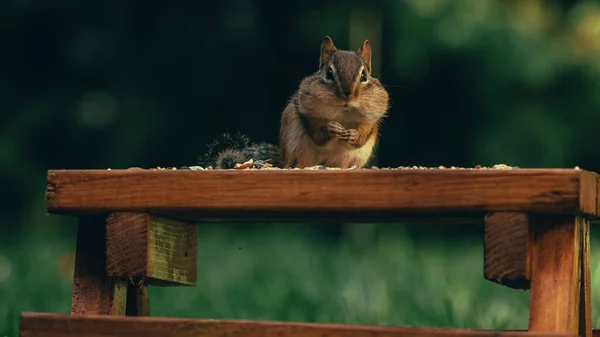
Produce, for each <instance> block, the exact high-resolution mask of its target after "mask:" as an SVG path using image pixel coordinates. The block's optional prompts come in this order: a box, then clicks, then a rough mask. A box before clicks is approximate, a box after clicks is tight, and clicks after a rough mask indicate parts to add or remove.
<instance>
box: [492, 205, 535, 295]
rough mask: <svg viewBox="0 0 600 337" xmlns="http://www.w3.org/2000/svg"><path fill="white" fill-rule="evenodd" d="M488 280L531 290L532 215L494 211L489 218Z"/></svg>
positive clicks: (510, 286) (514, 287)
mask: <svg viewBox="0 0 600 337" xmlns="http://www.w3.org/2000/svg"><path fill="white" fill-rule="evenodd" d="M483 274H484V277H485V279H486V280H489V281H492V282H496V283H498V284H501V285H504V286H507V287H509V288H513V289H523V290H526V289H529V287H530V282H531V266H530V259H529V216H528V215H527V214H526V213H521V212H494V213H488V214H487V215H486V217H485V239H484V268H483Z"/></svg>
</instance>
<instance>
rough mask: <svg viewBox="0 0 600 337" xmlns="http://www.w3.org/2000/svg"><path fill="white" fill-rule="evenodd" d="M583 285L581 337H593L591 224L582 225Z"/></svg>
mask: <svg viewBox="0 0 600 337" xmlns="http://www.w3.org/2000/svg"><path fill="white" fill-rule="evenodd" d="M581 233H582V238H581V243H582V247H581V284H580V289H579V296H580V297H579V336H582V337H592V285H591V284H592V279H591V271H590V222H589V220H582V223H581Z"/></svg>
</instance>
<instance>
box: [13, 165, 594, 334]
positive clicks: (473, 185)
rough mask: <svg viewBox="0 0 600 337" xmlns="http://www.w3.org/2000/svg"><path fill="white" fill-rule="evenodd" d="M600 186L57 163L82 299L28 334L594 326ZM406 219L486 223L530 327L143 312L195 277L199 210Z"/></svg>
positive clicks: (500, 274)
mask: <svg viewBox="0 0 600 337" xmlns="http://www.w3.org/2000/svg"><path fill="white" fill-rule="evenodd" d="M599 193H600V187H599V178H598V175H597V174H596V173H593V172H589V171H585V170H579V169H514V170H440V169H431V170H429V169H418V170H375V169H366V170H266V171H263V170H244V171H232V170H227V171H222V170H202V171H191V170H106V171H105V170H54V171H49V172H48V181H47V190H46V195H47V208H48V211H49V212H50V213H53V214H62V215H69V216H77V217H78V218H79V225H78V237H77V249H76V260H75V273H74V282H73V298H72V310H71V314H70V315H63V314H50V313H22V314H21V319H20V336H161V337H163V336H246V337H253V336H257V337H258V336H500V335H502V336H577V335H580V336H592V334H593V331H592V326H591V319H592V316H591V301H590V300H591V287H590V284H591V283H590V244H589V230H590V229H589V226H590V221H593V220H596V219H598V216H599V214H600V198H599ZM399 220H409V221H420V220H436V221H467V222H473V223H475V224H476V223H481V224H483V225H485V239H484V244H485V261H484V262H485V263H484V265H485V267H484V277H485V278H486V279H487V280H490V281H493V282H496V283H499V284H501V285H504V286H508V287H511V288H518V289H530V312H529V329H528V331H487V330H458V329H433V328H408V327H374V326H357V325H336V324H310V323H283V322H259V321H223V320H210V319H206V320H201V319H196V320H190V319H176V318H157V317H140V316H149V309H148V308H149V304H148V302H149V301H148V290H147V285H149V284H153V285H163V286H167V285H171V286H173V285H175V286H176V285H181V286H193V285H195V283H196V273H197V270H196V268H197V263H196V262H197V260H196V254H197V235H198V232H197V231H198V229H197V226H196V223H197V222H204V221H210V222H214V221H238V222H239V221H247V222H260V221H278V222H313V221H319V222H324V221H339V222H363V221H370V222H388V221H399ZM136 316H137V317H136ZM594 335H596V336H600V334H598V333H596V331H594Z"/></svg>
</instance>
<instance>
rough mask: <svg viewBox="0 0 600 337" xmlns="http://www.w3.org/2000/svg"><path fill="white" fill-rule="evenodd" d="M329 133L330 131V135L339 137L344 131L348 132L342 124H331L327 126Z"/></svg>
mask: <svg viewBox="0 0 600 337" xmlns="http://www.w3.org/2000/svg"><path fill="white" fill-rule="evenodd" d="M327 131H329V133H331V134H334V135H337V136H339V135H341V134H343V133H344V131H346V129H344V127H343V126H342V124H340V123H338V122H329V123H328V124H327Z"/></svg>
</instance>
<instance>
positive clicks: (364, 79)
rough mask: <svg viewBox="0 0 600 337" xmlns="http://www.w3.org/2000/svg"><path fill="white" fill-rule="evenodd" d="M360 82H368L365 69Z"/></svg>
mask: <svg viewBox="0 0 600 337" xmlns="http://www.w3.org/2000/svg"><path fill="white" fill-rule="evenodd" d="M360 81H361V82H366V81H367V73H366V72H365V70H364V69H363V71H362V73H360Z"/></svg>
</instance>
